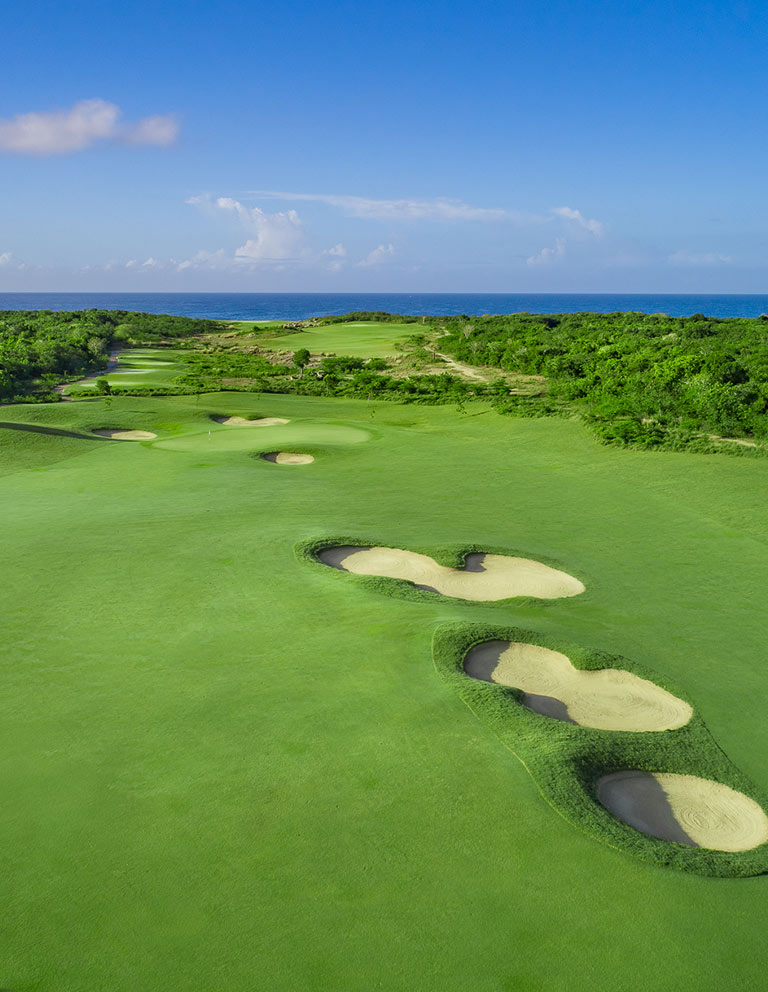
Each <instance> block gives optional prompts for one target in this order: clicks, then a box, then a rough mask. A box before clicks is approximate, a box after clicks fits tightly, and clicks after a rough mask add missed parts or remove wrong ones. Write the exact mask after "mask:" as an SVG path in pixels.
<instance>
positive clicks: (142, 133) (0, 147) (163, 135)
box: [0, 99, 179, 155]
mask: <svg viewBox="0 0 768 992" xmlns="http://www.w3.org/2000/svg"><path fill="white" fill-rule="evenodd" d="M121 117H122V110H121V109H120V107H118V106H117V104H114V103H109V102H108V101H106V100H99V99H96V100H80V101H79V102H78V103H76V104H74V105H73V106H72V107H69V108H68V109H62V110H50V111H34V112H32V113H28V114H18V115H17V116H16V117H12V118H0V151H4V152H11V153H15V154H17V155H66V154H68V153H71V152H78V151H82V150H83V149H85V148H89V147H90V146H91V145H94V144H97V143H98V142H104V141H107V142H116V143H121V144H129V145H159V146H165V145H171V144H173V142H174V141H175V140H176V136H177V134H178V131H179V126H178V122H177V120H176V118H175V117H174V116H173V115H171V114H168V115H154V116H152V117H144V118H142V119H140V120H138V121H135V122H134V123H130V122H123V121H121V119H120V118H121Z"/></svg>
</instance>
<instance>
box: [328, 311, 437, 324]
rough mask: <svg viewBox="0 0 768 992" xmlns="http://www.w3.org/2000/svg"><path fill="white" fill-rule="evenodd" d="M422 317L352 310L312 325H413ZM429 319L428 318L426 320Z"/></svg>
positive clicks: (421, 319)
mask: <svg viewBox="0 0 768 992" xmlns="http://www.w3.org/2000/svg"><path fill="white" fill-rule="evenodd" d="M424 319H425V318H423V317H410V316H408V315H406V314H401V313H387V312H386V311H384V310H352V311H351V312H350V313H345V314H342V315H341V316H339V317H334V316H332V317H319V318H318V319H317V320H313V321H312V323H313V324H314V323H317V324H351V323H358V322H362V321H366V322H367V321H376V323H380V324H415V323H419V322H421V321H423V320H424ZM426 319H429V318H426Z"/></svg>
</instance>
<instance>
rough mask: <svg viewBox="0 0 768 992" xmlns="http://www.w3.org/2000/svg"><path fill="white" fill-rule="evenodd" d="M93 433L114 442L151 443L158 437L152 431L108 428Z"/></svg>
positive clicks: (101, 428)
mask: <svg viewBox="0 0 768 992" xmlns="http://www.w3.org/2000/svg"><path fill="white" fill-rule="evenodd" d="M92 433H93V434H98V435H99V437H111V438H112V440H113V441H151V440H152V438H155V437H157V434H153V433H152V431H132V430H118V429H114V430H113V429H112V428H107V427H100V428H98V429H97V430H95V431H92Z"/></svg>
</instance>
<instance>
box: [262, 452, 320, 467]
mask: <svg viewBox="0 0 768 992" xmlns="http://www.w3.org/2000/svg"><path fill="white" fill-rule="evenodd" d="M261 457H262V458H263V459H264V460H265V461H268V462H273V463H274V464H275V465H309V463H310V462H313V461H314V460H315V459H314V457H313V456H312V455H304V454H301V453H300V452H298V451H269V452H267V453H266V454H263V455H262V456H261Z"/></svg>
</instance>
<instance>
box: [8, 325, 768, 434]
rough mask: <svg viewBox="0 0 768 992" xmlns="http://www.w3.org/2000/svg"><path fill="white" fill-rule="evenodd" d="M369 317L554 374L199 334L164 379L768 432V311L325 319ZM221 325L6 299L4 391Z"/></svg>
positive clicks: (485, 360)
mask: <svg viewBox="0 0 768 992" xmlns="http://www.w3.org/2000/svg"><path fill="white" fill-rule="evenodd" d="M360 320H376V321H383V322H385V323H386V322H392V323H402V322H408V323H413V324H414V325H415V324H416V323H422V324H424V323H425V320H426V325H425V326H424V327H423V328H421V329H418V333H415V334H414V335H413V337H412V338H410V339H409V342H408V344H407V346H406V351H407V352H408V353H409V355H408V357H409V360H410V361H411V364H412V365H414V364H415V365H416V367H418V363H419V359H421V360H423V361H424V362H428V361H430V360H431V359H433V357H434V356H433V354H432V352H433V351H434V350H435V343H434V341H433V338H434V336H435V332H439V335H440V336H439V349H440V350H441V351H444V352H448V353H450V354H452V355H454V356H455V357H456V358H457V359H459V360H460V361H464V362H467V363H469V364H472V365H485V366H491V367H495V368H498V369H500V370H503V371H504V372H507V373H509V372H520V373H523V374H525V375H540V376H543V377H545V379H546V380H547V383H546V386H542V389H541V390H540V391H539V393H538V394H536V395H514V390H510V386H509V383H508V382H507V381H506V380H505V378H504V376H502V375H500V376H499V379H498V381H496V382H491V381H485V382H482V381H479V380H478V381H474V380H473V381H471V382H470V381H468V380H467V379H464V378H462V377H460V376H456V375H453V374H449V373H443V374H438V375H435V374H419V373H418V372H416V371H415V372H414V373H413V374H411V375H405V374H404V372H405V369H406V367H407V363H406V366H400V367H399V368H398V369H397V370H395V372H396V374H393V370H391V369H390V368H389V367H388V365H387V362H386V361H384V360H383V359H369V360H368V361H365V360H364V359H362V358H355V357H350V356H345V355H337V356H330V357H326V358H324V359H323V360H322V362H321V363H320V366H319V367H317V366H314V367H313V366H312V365H311V364H308V362H309V359H308V356H307V354H306V349H300V350H299V351H298V352H297V353H296V356H294V360H293V364H292V365H290V366H288V365H281V364H275V363H274V356H270V358H271V360H268V359H267V358H266V357H264V356H263V354H256V353H244V352H237V351H233V350H227V351H221V350H216V349H217V345H216V344H215V343H211V344H210V346H209V347H208V348H206V349H205V350H203V349H202V348H201V349H199V350H198V349H197V348H192V347H190V348H189V350H187V351H186V352H185V362H186V365H187V368H186V371H185V372H184V373H183V374H182V375H181V376H180V377H179V378H178V379H177V380H176V382H175V383H174V385H173V386H172V387H169V388H167V389H162V388H159V387H158V388H157V389H155V390H154V392H157V393H161V392H174V393H176V392H180V391H186V392H190V393H193V392H194V393H198V392H204V391H209V390H210V391H213V390H217V389H221V388H225V389H241V390H248V391H265V392H289V393H303V394H307V395H312V396H361V397H366V398H373V397H375V398H381V399H392V400H399V401H401V402H417V403H447V402H458V403H461V401H462V400H463V399H469V398H473V397H483V398H489V399H492V400H493V401H494V403H495V405H496V407H497V409H498V410H499V411H500V412H501V413H508V414H512V415H517V416H542V415H543V416H555V415H563V414H566V415H568V414H571V413H572V412H573V411H574V410H578V411H579V412H581V413H582V414H583V415H584V417H585V418H586V420H587V421H588V422H589V423H590V424H591V426H592V428H593V429H594V430H595V432H596V433H597V435H598V436H599V437H600V439H601V440H603V441H604V442H605V443H608V444H620V445H628V446H634V447H646V448H653V447H666V448H680V449H682V448H688V449H698V450H714V448H715V447H716V446H717V445H718V444H719V445H720V448H722V447H723V445H722V444H721V443H720V442H719V441H718V440H717V439H718V438H732V437H741V438H743V437H753V438H756V439H757V440H758V441H760V440H763V439H768V318H759V319H749V320H748V319H736V318H734V319H720V320H718V319H715V318H707V317H704V316H703V315H702V314H696V315H694V316H693V317H667V316H665V315H663V314H652V315H647V314H640V313H613V314H594V313H579V314H544V315H539V314H512V315H508V316H485V317H468V316H466V315H463V316H461V317H430V318H425V319H424V318H420V317H406V316H402V315H400V314H384V313H379V312H374V311H371V312H367V311H357V312H354V313H350V314H346V315H344V316H341V317H337V316H334V317H322V318H318V319H317V320H315V321H313V323H340V322H342V323H343V322H345V321H360ZM223 326H224V325H222V324H220V323H218V322H216V321H209V320H198V319H192V318H187V317H172V316H167V315H154V314H141V313H130V312H127V311H123V310H118V311H104V310H88V311H82V312H75V313H69V312H63V313H62V312H51V311H4V312H0V400H2V399H6V400H8V399H15V400H19V399H21V398H22V397H24V399H25V401H30V400H34V399H56V398H57V397H56V395H55V394H54V393H52V388H53V386H54V385H56V384H57V383H61V382H65V381H69V380H71V379H74V378H77V377H78V376H80V375H83V374H84V373H85V372H87V371H93V370H98V369H99V368H103V366H104V365H105V364H106V356H107V354H108V352H109V349H110V348H111V347H112V346H113V345H115V344H119V343H123V342H124V343H126V344H138V343H153V342H154V343H157V342H173V344H174V347H175V348H177V349H178V348H180V347H181V348H184V347H186V346H192V345H197V344H198V342H199V338H200V336H201V335H203V334H206V333H210V332H211V331H217V330H221V329H222V328H223ZM414 331H417V328H416V327H414ZM118 391H120V392H122V391H123V390H122V389H120V387H118ZM125 391H128V390H125ZM130 391H131V392H136V393H144V392H145V389H142V388H141V387H137V388H136V389H132V390H130ZM730 448H731V449H733V450H734V451H738V452H739V453H745V450H749V449H745V448H744V447H740V446H735V445H730ZM752 450H754V449H752Z"/></svg>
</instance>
